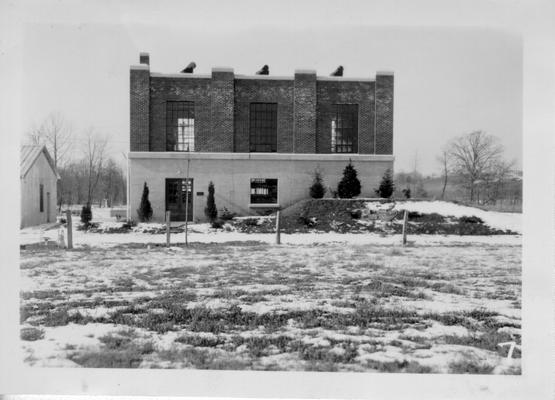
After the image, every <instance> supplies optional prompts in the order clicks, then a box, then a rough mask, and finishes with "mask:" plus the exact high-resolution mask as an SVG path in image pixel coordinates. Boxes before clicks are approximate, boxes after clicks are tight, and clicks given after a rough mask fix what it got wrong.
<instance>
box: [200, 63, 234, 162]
mask: <svg viewBox="0 0 555 400" xmlns="http://www.w3.org/2000/svg"><path fill="white" fill-rule="evenodd" d="M210 97H211V108H210V116H211V124H212V129H211V132H210V135H209V138H208V140H207V141H206V144H205V146H203V148H206V150H205V151H214V152H232V151H233V129H234V127H233V114H234V101H233V97H234V74H233V70H232V69H225V70H224V69H221V70H213V71H212V84H211V88H210ZM195 123H196V121H195Z"/></svg>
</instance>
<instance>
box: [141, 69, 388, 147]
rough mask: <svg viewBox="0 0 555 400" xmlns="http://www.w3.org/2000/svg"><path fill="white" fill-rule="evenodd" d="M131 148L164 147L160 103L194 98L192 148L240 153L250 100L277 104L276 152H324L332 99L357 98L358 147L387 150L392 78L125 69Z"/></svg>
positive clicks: (245, 139) (163, 108)
mask: <svg viewBox="0 0 555 400" xmlns="http://www.w3.org/2000/svg"><path fill="white" fill-rule="evenodd" d="M130 96H131V102H130V105H131V114H130V116H131V118H130V122H131V126H130V128H131V132H130V140H131V146H130V149H131V151H166V103H167V102H168V101H192V102H194V104H195V150H196V151H200V152H233V151H235V152H248V151H249V108H250V103H251V102H265V103H266V102H267V103H277V106H278V121H277V130H278V139H277V151H278V152H279V153H330V152H331V109H332V105H333V104H341V103H343V104H358V115H359V123H358V152H359V153H360V154H392V153H393V76H392V75H389V74H378V75H377V76H376V81H375V82H373V81H369V80H368V81H349V80H342V79H341V78H339V79H337V80H336V79H329V80H328V79H320V80H317V79H316V75H315V74H313V73H300V74H295V79H287V78H284V79H275V78H272V77H270V78H268V77H256V78H254V79H253V78H242V77H235V76H234V74H233V72H232V70H221V69H215V70H214V71H213V73H212V76H211V77H199V76H187V75H183V76H171V75H170V76H157V75H154V76H150V73H149V70H148V69H147V68H145V67H143V68H140V69H137V68H132V69H131V84H130Z"/></svg>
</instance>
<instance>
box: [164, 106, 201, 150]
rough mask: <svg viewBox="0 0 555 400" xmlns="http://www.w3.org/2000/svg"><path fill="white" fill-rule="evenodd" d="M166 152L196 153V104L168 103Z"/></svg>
mask: <svg viewBox="0 0 555 400" xmlns="http://www.w3.org/2000/svg"><path fill="white" fill-rule="evenodd" d="M166 151H195V103H193V102H192V101H168V102H167V103H166Z"/></svg>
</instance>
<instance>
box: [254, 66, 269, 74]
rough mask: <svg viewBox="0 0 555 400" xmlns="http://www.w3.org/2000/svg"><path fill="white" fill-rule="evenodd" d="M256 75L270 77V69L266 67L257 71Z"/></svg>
mask: <svg viewBox="0 0 555 400" xmlns="http://www.w3.org/2000/svg"><path fill="white" fill-rule="evenodd" d="M256 75H270V68H269V67H268V66H267V65H264V66H263V67H262V68H261V69H260V70H258V71H256Z"/></svg>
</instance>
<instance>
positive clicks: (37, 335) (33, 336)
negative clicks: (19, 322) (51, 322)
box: [19, 327, 44, 342]
mask: <svg viewBox="0 0 555 400" xmlns="http://www.w3.org/2000/svg"><path fill="white" fill-rule="evenodd" d="M19 334H20V338H21V340H26V341H30V342H34V341H35V340H40V339H43V338H44V331H43V330H42V329H38V328H33V327H30V328H21V331H20V333H19Z"/></svg>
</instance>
